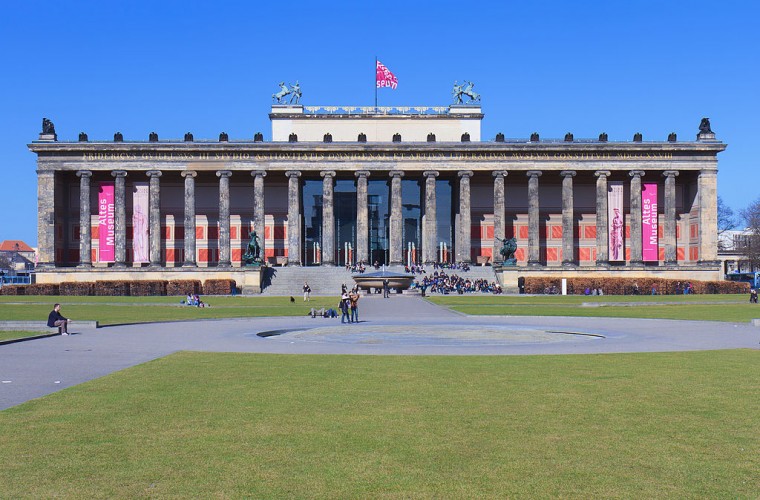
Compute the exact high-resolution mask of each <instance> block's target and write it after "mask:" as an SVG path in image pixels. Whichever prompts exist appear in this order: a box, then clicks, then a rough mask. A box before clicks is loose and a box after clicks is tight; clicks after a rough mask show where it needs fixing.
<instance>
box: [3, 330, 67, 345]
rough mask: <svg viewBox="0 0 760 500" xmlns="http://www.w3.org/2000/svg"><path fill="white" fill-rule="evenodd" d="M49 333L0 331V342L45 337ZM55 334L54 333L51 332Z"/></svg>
mask: <svg viewBox="0 0 760 500" xmlns="http://www.w3.org/2000/svg"><path fill="white" fill-rule="evenodd" d="M48 333H50V332H42V331H39V330H38V331H35V332H29V331H19V330H14V331H0V342H3V341H5V340H13V339H21V338H24V337H36V336H37V335H45V334H48ZM53 333H55V332H53Z"/></svg>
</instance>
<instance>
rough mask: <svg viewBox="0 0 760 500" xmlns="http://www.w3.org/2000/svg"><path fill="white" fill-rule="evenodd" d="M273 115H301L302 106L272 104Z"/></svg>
mask: <svg viewBox="0 0 760 500" xmlns="http://www.w3.org/2000/svg"><path fill="white" fill-rule="evenodd" d="M271 113H272V114H273V115H293V114H296V115H302V114H303V106H302V105H300V104H272V111H271Z"/></svg>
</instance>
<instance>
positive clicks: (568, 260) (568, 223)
mask: <svg viewBox="0 0 760 500" xmlns="http://www.w3.org/2000/svg"><path fill="white" fill-rule="evenodd" d="M560 175H561V176H562V265H563V266H574V265H575V248H574V245H575V234H574V232H573V177H575V171H574V170H563V171H562V172H560Z"/></svg>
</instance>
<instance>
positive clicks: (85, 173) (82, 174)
mask: <svg viewBox="0 0 760 500" xmlns="http://www.w3.org/2000/svg"><path fill="white" fill-rule="evenodd" d="M77 177H84V178H87V177H92V172H90V171H89V170H78V171H77Z"/></svg>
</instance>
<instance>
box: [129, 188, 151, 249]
mask: <svg viewBox="0 0 760 500" xmlns="http://www.w3.org/2000/svg"><path fill="white" fill-rule="evenodd" d="M133 186H134V188H133V189H132V252H133V254H134V255H133V257H132V261H133V262H136V263H142V262H150V250H149V248H150V246H149V241H150V240H149V233H148V210H149V209H150V205H149V201H148V193H149V187H148V183H147V182H135V183H134V184H133Z"/></svg>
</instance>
